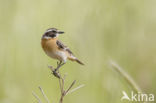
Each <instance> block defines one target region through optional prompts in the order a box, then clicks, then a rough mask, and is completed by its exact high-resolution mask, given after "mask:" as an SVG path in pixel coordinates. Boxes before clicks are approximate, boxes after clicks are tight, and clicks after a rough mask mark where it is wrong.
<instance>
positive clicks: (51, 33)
mask: <svg viewBox="0 0 156 103" xmlns="http://www.w3.org/2000/svg"><path fill="white" fill-rule="evenodd" d="M63 33H64V32H63V31H60V30H58V29H56V28H49V29H47V30H46V32H45V33H44V34H43V37H42V39H50V38H56V37H58V36H59V35H60V34H63Z"/></svg>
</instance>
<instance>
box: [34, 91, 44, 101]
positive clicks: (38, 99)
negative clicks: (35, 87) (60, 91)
mask: <svg viewBox="0 0 156 103" xmlns="http://www.w3.org/2000/svg"><path fill="white" fill-rule="evenodd" d="M32 95H33V96H34V97H35V98H36V99H37V101H38V103H42V101H41V100H40V98H39V97H38V96H37V95H36V93H35V92H32Z"/></svg>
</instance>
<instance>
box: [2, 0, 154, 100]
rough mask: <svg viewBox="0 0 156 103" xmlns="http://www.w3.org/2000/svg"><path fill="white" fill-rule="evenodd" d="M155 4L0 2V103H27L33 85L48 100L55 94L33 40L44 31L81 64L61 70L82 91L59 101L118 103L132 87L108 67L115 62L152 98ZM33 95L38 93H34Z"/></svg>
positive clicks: (119, 0) (143, 0)
mask: <svg viewBox="0 0 156 103" xmlns="http://www.w3.org/2000/svg"><path fill="white" fill-rule="evenodd" d="M155 4H156V1H155V0H0V15H1V16H0V103H32V102H35V98H34V97H33V96H32V91H35V92H37V93H38V94H40V92H39V91H38V88H37V87H38V86H39V85H41V86H42V88H43V89H44V91H45V93H46V94H47V96H48V97H49V99H50V101H52V102H53V103H54V102H55V103H57V100H58V98H59V96H60V94H59V88H58V81H57V79H56V78H53V76H52V75H51V74H50V70H49V69H48V68H47V65H53V66H56V61H55V60H52V59H51V58H49V57H48V56H46V55H45V53H44V52H43V50H42V48H41V45H40V39H41V36H42V34H43V33H44V32H45V30H46V29H47V28H50V27H56V28H58V29H61V30H64V31H65V32H66V33H65V34H64V35H61V36H60V40H62V41H63V42H64V43H65V44H66V45H68V46H69V47H70V48H71V50H72V51H73V52H74V54H75V55H76V56H77V57H79V59H80V60H82V61H84V62H85V64H86V65H85V66H81V65H79V64H77V63H74V62H70V61H69V62H67V64H66V65H65V66H64V67H63V68H61V69H62V70H61V71H62V72H63V73H67V74H68V76H67V83H71V82H72V81H73V79H76V80H77V84H76V85H79V84H85V87H83V88H81V89H80V90H78V91H76V92H74V93H73V94H70V95H68V96H67V97H66V98H65V103H73V102H74V103H121V101H120V98H121V96H122V91H123V90H125V91H127V92H130V91H131V90H132V88H130V87H129V85H128V84H127V83H126V82H125V81H124V80H123V79H122V78H121V76H120V75H118V74H117V73H116V72H113V71H112V69H110V67H109V66H108V61H109V59H113V60H115V61H116V62H117V63H118V64H119V65H120V66H121V67H123V68H124V70H125V71H127V72H128V73H129V74H130V75H131V76H132V77H133V78H134V80H135V81H136V82H137V83H138V85H139V86H140V87H141V88H142V89H143V91H145V92H147V93H155V94H156V88H155V87H156V82H155V80H156V65H155V64H156V55H155V53H156V13H155V10H156V6H155ZM40 96H41V94H40Z"/></svg>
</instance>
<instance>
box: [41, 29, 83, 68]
mask: <svg viewBox="0 0 156 103" xmlns="http://www.w3.org/2000/svg"><path fill="white" fill-rule="evenodd" d="M63 33H64V32H63V31H60V30H58V29H56V28H50V29H48V30H46V32H45V33H44V34H43V36H42V39H41V45H42V48H43V50H44V51H45V53H46V54H47V55H48V56H49V57H51V58H53V59H57V60H59V61H60V62H61V63H62V62H63V63H66V61H67V60H71V61H76V62H77V63H79V64H81V65H84V64H83V63H82V62H81V61H80V60H79V59H77V58H76V57H75V56H74V54H73V53H72V52H71V50H70V49H69V48H68V47H67V46H65V45H64V44H63V43H62V42H61V41H60V40H58V36H59V35H60V34H63Z"/></svg>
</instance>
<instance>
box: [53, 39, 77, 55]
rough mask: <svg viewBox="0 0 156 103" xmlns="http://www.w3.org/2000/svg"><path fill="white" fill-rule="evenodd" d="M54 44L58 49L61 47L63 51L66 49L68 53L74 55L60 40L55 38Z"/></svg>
mask: <svg viewBox="0 0 156 103" xmlns="http://www.w3.org/2000/svg"><path fill="white" fill-rule="evenodd" d="M56 44H57V46H58V48H59V49H63V50H65V51H67V52H68V53H69V54H70V55H74V54H73V53H72V51H71V50H70V49H69V48H68V47H67V46H65V45H64V44H63V43H62V42H61V41H60V40H57V41H56Z"/></svg>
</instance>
